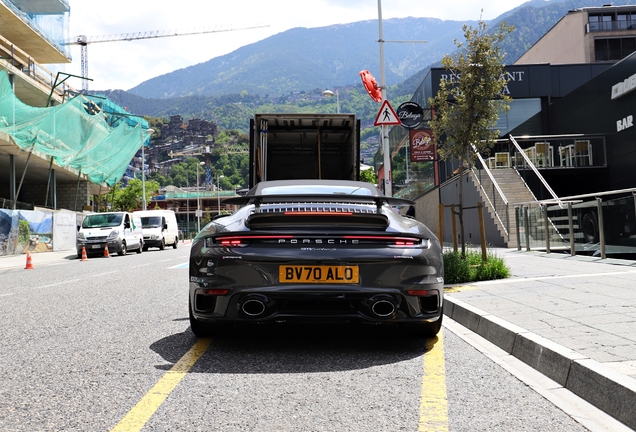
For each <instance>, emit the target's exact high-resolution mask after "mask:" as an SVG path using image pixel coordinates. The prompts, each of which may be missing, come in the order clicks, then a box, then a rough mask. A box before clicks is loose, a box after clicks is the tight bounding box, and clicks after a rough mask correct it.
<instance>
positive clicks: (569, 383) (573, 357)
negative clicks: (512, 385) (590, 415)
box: [444, 295, 636, 429]
mask: <svg viewBox="0 0 636 432" xmlns="http://www.w3.org/2000/svg"><path fill="white" fill-rule="evenodd" d="M444 315H446V316H448V317H449V318H451V319H452V320H454V321H456V322H458V323H459V324H461V325H463V326H464V327H466V328H468V329H469V330H471V331H473V332H474V333H477V334H478V335H480V336H481V337H483V338H484V339H486V340H488V341H489V342H491V343H493V344H495V345H496V346H498V347H499V348H501V349H502V350H504V351H505V352H507V353H508V354H510V355H512V356H513V357H516V358H518V359H519V360H521V361H523V362H524V363H526V364H528V365H529V366H531V367H532V368H534V369H536V370H537V371H539V372H541V373H542V374H544V375H545V376H547V377H548V378H550V379H552V380H553V381H556V382H557V383H558V384H560V385H561V386H563V387H564V388H565V389H567V390H569V391H571V392H572V393H574V394H575V395H577V396H579V397H580V398H582V399H584V400H585V401H587V402H589V403H591V404H592V405H594V406H596V407H597V408H599V409H600V410H602V411H604V412H605V413H607V414H609V415H610V416H612V417H614V418H615V419H616V420H618V421H620V422H622V423H624V424H625V425H626V426H629V427H630V428H632V429H636V410H635V409H634V407H636V379H633V378H631V377H629V376H626V375H623V374H621V373H619V372H616V371H615V370H613V369H610V368H608V367H607V366H603V364H601V363H599V362H598V361H596V360H592V359H590V358H589V357H586V356H584V355H582V354H579V353H577V352H575V351H572V350H571V349H569V348H566V347H564V346H562V345H559V344H556V343H554V342H552V341H550V340H548V339H546V338H544V337H541V336H539V335H537V334H535V333H532V332H529V331H527V330H525V329H523V328H521V327H519V326H516V325H514V324H512V323H509V322H508V321H504V320H502V319H501V318H498V317H496V316H494V315H492V314H489V313H488V312H485V311H482V310H481V309H477V308H475V307H473V306H471V305H469V304H468V303H464V302H462V301H460V300H457V299H454V298H452V296H450V295H445V296H444Z"/></svg>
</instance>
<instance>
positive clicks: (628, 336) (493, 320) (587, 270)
mask: <svg viewBox="0 0 636 432" xmlns="http://www.w3.org/2000/svg"><path fill="white" fill-rule="evenodd" d="M494 252H495V253H496V254H497V255H498V256H500V257H501V258H503V259H504V260H505V262H506V265H507V266H508V268H509V269H510V270H511V273H512V277H511V278H508V279H502V280H497V281H487V282H477V283H471V284H468V285H464V286H449V287H447V288H446V295H445V304H444V313H445V314H446V315H447V316H449V317H450V318H452V319H453V320H455V321H457V322H458V323H460V324H462V325H463V326H465V327H467V328H469V329H470V330H472V331H474V332H476V333H478V334H479V335H481V336H482V337H484V338H486V339H488V340H489V341H490V342H492V343H494V344H495V345H497V346H498V347H500V348H501V349H503V350H504V351H506V352H508V353H510V354H511V355H513V356H514V357H517V358H519V359H520V360H522V361H524V362H525V363H527V364H528V365H530V366H532V367H533V368H535V369H537V370H538V371H540V372H541V373H543V374H544V375H546V376H548V377H549V378H551V379H552V380H554V381H556V382H557V383H558V384H560V385H561V386H563V387H564V388H567V389H568V390H570V391H572V392H573V393H575V394H576V395H578V396H579V397H581V398H583V399H585V400H587V401H588V402H590V403H592V404H593V405H595V406H597V407H598V408H599V409H601V410H603V411H605V412H606V413H608V414H609V415H611V416H612V417H614V418H616V419H617V420H619V421H621V422H623V423H624V424H626V425H627V426H629V427H630V428H632V429H636V261H628V260H616V259H605V260H601V259H600V258H592V257H586V256H575V257H572V256H570V255H566V254H555V253H551V254H546V253H543V252H525V251H517V250H512V249H494Z"/></svg>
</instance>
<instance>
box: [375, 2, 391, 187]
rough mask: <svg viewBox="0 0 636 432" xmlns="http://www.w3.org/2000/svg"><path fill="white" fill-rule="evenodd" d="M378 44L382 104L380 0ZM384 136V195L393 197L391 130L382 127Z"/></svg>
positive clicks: (382, 51) (384, 97) (382, 52)
mask: <svg viewBox="0 0 636 432" xmlns="http://www.w3.org/2000/svg"><path fill="white" fill-rule="evenodd" d="M378 32H379V38H378V43H379V44H380V89H381V90H382V104H383V105H384V102H385V101H386V80H385V77H384V38H383V36H382V2H381V0H378ZM380 133H381V134H382V148H383V150H384V195H386V196H393V179H392V178H391V173H392V170H391V149H390V147H389V128H388V127H387V126H386V125H382V126H381V127H380Z"/></svg>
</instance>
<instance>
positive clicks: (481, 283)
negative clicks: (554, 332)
mask: <svg viewBox="0 0 636 432" xmlns="http://www.w3.org/2000/svg"><path fill="white" fill-rule="evenodd" d="M632 273H636V270H631V271H620V272H607V273H588V274H574V275H561V276H557V275H554V276H537V277H533V278H507V279H497V280H489V281H481V282H475V284H476V285H491V284H502V283H505V284H509V283H513V282H514V283H517V282H533V281H540V280H550V279H570V278H583V279H585V278H589V277H603V276H616V275H627V274H632Z"/></svg>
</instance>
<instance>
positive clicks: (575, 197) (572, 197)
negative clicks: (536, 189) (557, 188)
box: [513, 188, 636, 208]
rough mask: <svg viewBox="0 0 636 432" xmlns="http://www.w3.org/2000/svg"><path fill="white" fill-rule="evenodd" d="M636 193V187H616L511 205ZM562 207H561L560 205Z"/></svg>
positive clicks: (576, 200) (573, 200)
mask: <svg viewBox="0 0 636 432" xmlns="http://www.w3.org/2000/svg"><path fill="white" fill-rule="evenodd" d="M630 192H631V193H636V188H629V189H616V190H611V191H605V192H596V193H589V194H583V195H572V196H566V197H562V198H559V199H558V200H541V201H527V202H519V203H514V204H513V205H521V204H557V203H559V202H561V203H564V202H565V203H567V202H568V201H569V202H572V203H573V204H577V203H580V202H581V199H582V198H592V197H594V198H596V197H600V196H606V195H617V194H624V193H630ZM561 208H563V207H561Z"/></svg>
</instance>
